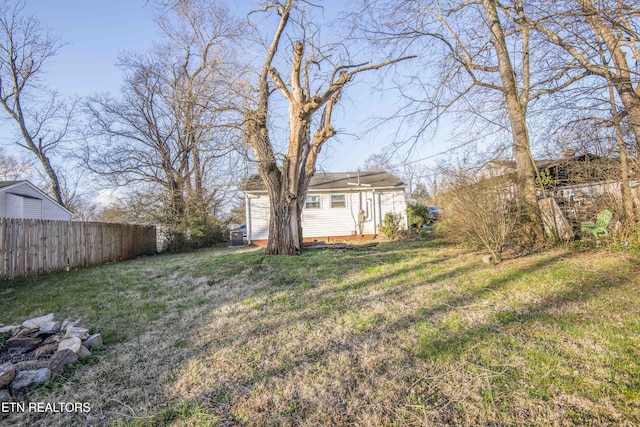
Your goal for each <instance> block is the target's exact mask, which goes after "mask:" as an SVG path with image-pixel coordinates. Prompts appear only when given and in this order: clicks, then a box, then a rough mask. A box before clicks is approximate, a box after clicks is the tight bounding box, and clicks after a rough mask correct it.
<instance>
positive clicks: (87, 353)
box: [78, 346, 91, 359]
mask: <svg viewBox="0 0 640 427" xmlns="http://www.w3.org/2000/svg"><path fill="white" fill-rule="evenodd" d="M88 356H91V351H89V349H88V348H87V347H85V346H81V347H80V350H79V351H78V357H79V358H81V359H83V358H85V357H88Z"/></svg>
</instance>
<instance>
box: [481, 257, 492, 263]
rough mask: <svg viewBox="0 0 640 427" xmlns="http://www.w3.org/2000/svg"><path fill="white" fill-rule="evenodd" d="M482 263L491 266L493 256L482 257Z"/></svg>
mask: <svg viewBox="0 0 640 427" xmlns="http://www.w3.org/2000/svg"><path fill="white" fill-rule="evenodd" d="M482 262H483V263H485V264H491V255H485V256H483V257H482Z"/></svg>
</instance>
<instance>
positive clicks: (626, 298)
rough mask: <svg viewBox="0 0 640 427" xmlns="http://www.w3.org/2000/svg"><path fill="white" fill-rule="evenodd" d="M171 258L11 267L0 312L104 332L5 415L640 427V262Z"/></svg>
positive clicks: (248, 254)
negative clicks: (65, 268) (17, 270)
mask: <svg viewBox="0 0 640 427" xmlns="http://www.w3.org/2000/svg"><path fill="white" fill-rule="evenodd" d="M262 254H263V252H262V250H260V249H241V250H228V249H219V250H209V251H201V252H196V253H190V254H182V255H173V256H157V257H149V258H143V259H138V260H135V261H129V262H122V263H116V264H110V265H105V266H101V267H95V268H87V269H83V270H78V271H71V272H65V273H56V274H51V275H47V276H41V277H32V278H24V279H19V280H13V281H6V282H0V323H4V324H12V323H18V322H22V321H23V320H25V319H27V318H29V317H33V316H36V315H42V314H47V313H49V312H55V313H57V314H58V315H60V316H76V317H81V318H82V319H83V320H84V321H85V322H86V324H87V325H88V326H89V327H90V328H91V331H92V332H100V333H102V335H103V338H104V341H105V346H104V347H103V349H101V350H98V351H95V352H94V354H93V355H92V356H90V357H89V358H87V359H84V360H82V361H81V362H79V363H77V364H76V365H75V366H74V367H73V368H70V369H68V370H67V371H65V373H64V374H63V375H61V376H58V377H56V378H54V379H53V380H52V381H50V382H49V383H47V384H45V385H43V386H41V387H40V388H38V389H36V390H35V391H34V392H32V393H30V394H29V395H28V396H27V397H26V399H28V400H29V401H32V402H54V403H55V402H88V403H90V405H91V411H90V412H89V413H84V414H82V413H40V414H39V413H9V414H7V413H5V414H2V413H0V425H2V424H4V425H20V426H24V425H42V426H52V425H85V424H87V425H117V426H164V425H174V426H190V425H219V426H232V425H234V426H235V425H240V426H277V425H283V426H289V425H292V426H293V425H296V426H298V425H300V426H324V425H327V426H329V425H332V426H347V425H349V426H350V425H361V426H429V425H461V426H466V425H484V426H498V425H531V426H540V425H542V426H544V425H553V426H556V425H557V426H565V425H566V426H570V425H622V426H634V425H640V275H639V274H638V273H639V272H640V268H639V267H640V264H638V262H637V261H636V260H634V259H631V258H629V257H627V256H625V255H622V254H619V253H610V252H605V251H584V250H582V251H578V250H576V251H568V250H562V249H556V250H553V251H550V252H546V253H542V254H537V255H532V256H528V257H525V258H519V259H514V260H507V261H505V262H503V263H502V264H500V265H498V266H496V267H493V266H488V265H484V264H482V262H481V261H480V258H481V256H480V255H479V254H477V253H474V252H473V251H469V250H466V249H460V248H457V247H454V246H450V245H447V244H445V243H442V242H437V241H436V242H410V243H406V242H401V243H385V244H380V245H379V246H377V247H375V248H372V249H369V250H366V251H347V252H338V251H334V250H313V251H308V252H305V253H304V254H303V255H302V256H300V257H263V255H262Z"/></svg>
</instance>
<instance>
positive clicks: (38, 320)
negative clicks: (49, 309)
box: [22, 313, 60, 329]
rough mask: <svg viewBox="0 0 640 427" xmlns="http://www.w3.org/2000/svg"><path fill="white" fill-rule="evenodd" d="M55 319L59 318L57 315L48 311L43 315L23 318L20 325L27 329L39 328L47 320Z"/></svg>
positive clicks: (52, 320)
mask: <svg viewBox="0 0 640 427" xmlns="http://www.w3.org/2000/svg"><path fill="white" fill-rule="evenodd" d="M56 320H60V319H59V318H58V316H56V315H55V314H53V313H49V314H47V315H45V316H40V317H34V318H33V319H29V320H25V321H24V322H22V326H24V327H25V328H29V329H40V326H42V325H44V324H45V323H47V322H54V321H56Z"/></svg>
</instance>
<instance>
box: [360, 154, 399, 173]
mask: <svg viewBox="0 0 640 427" xmlns="http://www.w3.org/2000/svg"><path fill="white" fill-rule="evenodd" d="M362 169H363V170H365V171H372V172H389V173H392V174H397V173H398V171H397V168H396V166H395V165H394V164H393V160H392V159H391V158H390V157H389V156H388V155H385V154H384V153H373V154H371V155H369V157H367V158H366V159H364V164H363V165H362Z"/></svg>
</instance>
